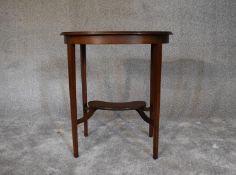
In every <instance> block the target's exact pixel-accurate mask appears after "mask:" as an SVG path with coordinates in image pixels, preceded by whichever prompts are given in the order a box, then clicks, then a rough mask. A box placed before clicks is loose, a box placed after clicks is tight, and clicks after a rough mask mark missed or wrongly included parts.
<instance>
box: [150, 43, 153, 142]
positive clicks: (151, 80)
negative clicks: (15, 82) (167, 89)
mask: <svg viewBox="0 0 236 175" xmlns="http://www.w3.org/2000/svg"><path fill="white" fill-rule="evenodd" d="M152 57H153V45H151V63H150V111H149V112H150V119H151V121H153V114H152V105H153V98H152V97H153V96H152V94H153V92H152V91H153V88H152V84H153V83H152V82H153V75H152V74H153V71H152V70H153V69H154V68H153V66H154V64H153V59H152ZM152 136H153V123H149V137H152Z"/></svg>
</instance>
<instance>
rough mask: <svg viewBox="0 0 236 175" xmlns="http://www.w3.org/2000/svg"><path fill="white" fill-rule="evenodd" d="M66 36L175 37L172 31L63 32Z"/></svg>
mask: <svg viewBox="0 0 236 175" xmlns="http://www.w3.org/2000/svg"><path fill="white" fill-rule="evenodd" d="M61 35H64V36H94V35H95V36H96V35H102V36H103V35H173V33H172V32H170V31H70V32H62V33H61Z"/></svg>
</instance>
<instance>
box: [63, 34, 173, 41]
mask: <svg viewBox="0 0 236 175" xmlns="http://www.w3.org/2000/svg"><path fill="white" fill-rule="evenodd" d="M61 35H64V42H65V43H66V44H163V43H168V42H169V35H172V33H171V32H168V31H111V32H108V31H97V32H96V31H94V32H93V31H90V32H62V33H61Z"/></svg>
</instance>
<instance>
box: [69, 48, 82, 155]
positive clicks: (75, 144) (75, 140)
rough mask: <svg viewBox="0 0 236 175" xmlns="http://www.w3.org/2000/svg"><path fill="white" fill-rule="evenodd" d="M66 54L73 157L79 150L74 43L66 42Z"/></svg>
mask: <svg viewBox="0 0 236 175" xmlns="http://www.w3.org/2000/svg"><path fill="white" fill-rule="evenodd" d="M67 54H68V74H69V90H70V111H71V125H72V140H73V149H74V157H78V156H79V150H78V133H77V102H76V69H75V45H74V44H67Z"/></svg>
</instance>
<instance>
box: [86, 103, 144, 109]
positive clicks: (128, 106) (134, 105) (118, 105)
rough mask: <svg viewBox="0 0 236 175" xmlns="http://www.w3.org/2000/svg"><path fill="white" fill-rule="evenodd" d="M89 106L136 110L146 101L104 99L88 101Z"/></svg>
mask: <svg viewBox="0 0 236 175" xmlns="http://www.w3.org/2000/svg"><path fill="white" fill-rule="evenodd" d="M88 105H89V107H91V108H93V109H101V110H117V111H119V110H120V111H123V110H137V109H142V108H145V107H146V103H145V102H144V101H131V102H122V103H114V102H105V101H90V102H89V103H88Z"/></svg>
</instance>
